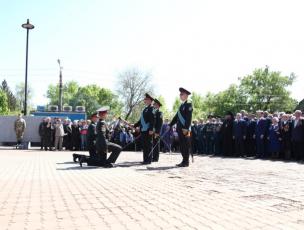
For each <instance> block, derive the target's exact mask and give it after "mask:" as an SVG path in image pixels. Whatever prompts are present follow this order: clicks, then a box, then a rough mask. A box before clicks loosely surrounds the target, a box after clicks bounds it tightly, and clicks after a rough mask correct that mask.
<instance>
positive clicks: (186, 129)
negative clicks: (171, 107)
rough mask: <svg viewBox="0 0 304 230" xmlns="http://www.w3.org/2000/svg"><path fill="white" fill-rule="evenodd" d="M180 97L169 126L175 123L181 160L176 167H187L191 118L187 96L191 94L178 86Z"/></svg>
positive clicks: (190, 106)
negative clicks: (179, 102) (179, 104)
mask: <svg viewBox="0 0 304 230" xmlns="http://www.w3.org/2000/svg"><path fill="white" fill-rule="evenodd" d="M179 91H180V95H179V96H180V99H181V101H182V104H181V106H180V107H179V109H178V111H177V113H176V115H175V116H174V118H173V119H172V121H171V123H170V125H169V127H172V126H173V125H174V124H177V133H178V137H179V142H180V151H181V154H182V157H183V160H182V162H181V163H180V164H177V165H176V166H178V167H188V166H189V150H190V127H191V120H192V112H193V108H192V103H191V102H190V101H188V97H189V95H190V94H191V93H190V92H189V91H188V90H186V89H184V88H179Z"/></svg>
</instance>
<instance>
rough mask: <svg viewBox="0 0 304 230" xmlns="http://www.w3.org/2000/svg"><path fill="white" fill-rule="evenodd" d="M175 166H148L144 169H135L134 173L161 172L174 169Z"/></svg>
mask: <svg viewBox="0 0 304 230" xmlns="http://www.w3.org/2000/svg"><path fill="white" fill-rule="evenodd" d="M176 168H178V167H177V166H159V167H152V166H148V167H147V168H145V169H136V171H162V170H170V169H176Z"/></svg>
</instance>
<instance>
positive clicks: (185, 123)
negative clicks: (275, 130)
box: [170, 101, 193, 130]
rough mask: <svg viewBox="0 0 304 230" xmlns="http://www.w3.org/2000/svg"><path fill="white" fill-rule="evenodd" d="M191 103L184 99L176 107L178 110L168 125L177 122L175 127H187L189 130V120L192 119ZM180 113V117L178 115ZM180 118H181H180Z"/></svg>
mask: <svg viewBox="0 0 304 230" xmlns="http://www.w3.org/2000/svg"><path fill="white" fill-rule="evenodd" d="M192 112H193V108H192V103H191V102H188V101H185V102H184V103H182V104H181V106H180V107H179V109H178V112H177V113H176V114H175V116H174V117H173V119H172V121H171V123H170V126H171V127H172V126H173V125H174V124H177V129H187V130H190V127H191V121H192ZM179 114H180V115H181V117H180V116H179ZM181 118H182V119H181Z"/></svg>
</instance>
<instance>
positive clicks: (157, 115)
mask: <svg viewBox="0 0 304 230" xmlns="http://www.w3.org/2000/svg"><path fill="white" fill-rule="evenodd" d="M154 123H155V124H154V133H155V134H158V135H160V130H161V127H162V125H163V113H162V112H161V111H159V109H154ZM153 146H154V150H153V157H152V161H153V162H157V161H158V159H159V151H160V136H158V137H155V138H154V139H153Z"/></svg>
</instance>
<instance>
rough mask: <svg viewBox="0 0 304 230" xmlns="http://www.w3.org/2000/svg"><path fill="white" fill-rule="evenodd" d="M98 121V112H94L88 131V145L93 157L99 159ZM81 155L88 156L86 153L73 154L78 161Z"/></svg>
mask: <svg viewBox="0 0 304 230" xmlns="http://www.w3.org/2000/svg"><path fill="white" fill-rule="evenodd" d="M97 121H98V114H97V112H96V113H93V114H92V115H91V124H90V125H89V127H88V133H87V145H88V150H89V154H90V158H91V159H95V160H96V159H97V154H96V146H95V144H96V136H97V133H96V125H97ZM81 157H86V155H82V154H76V153H74V154H73V161H74V162H76V161H77V160H80V158H81Z"/></svg>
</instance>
